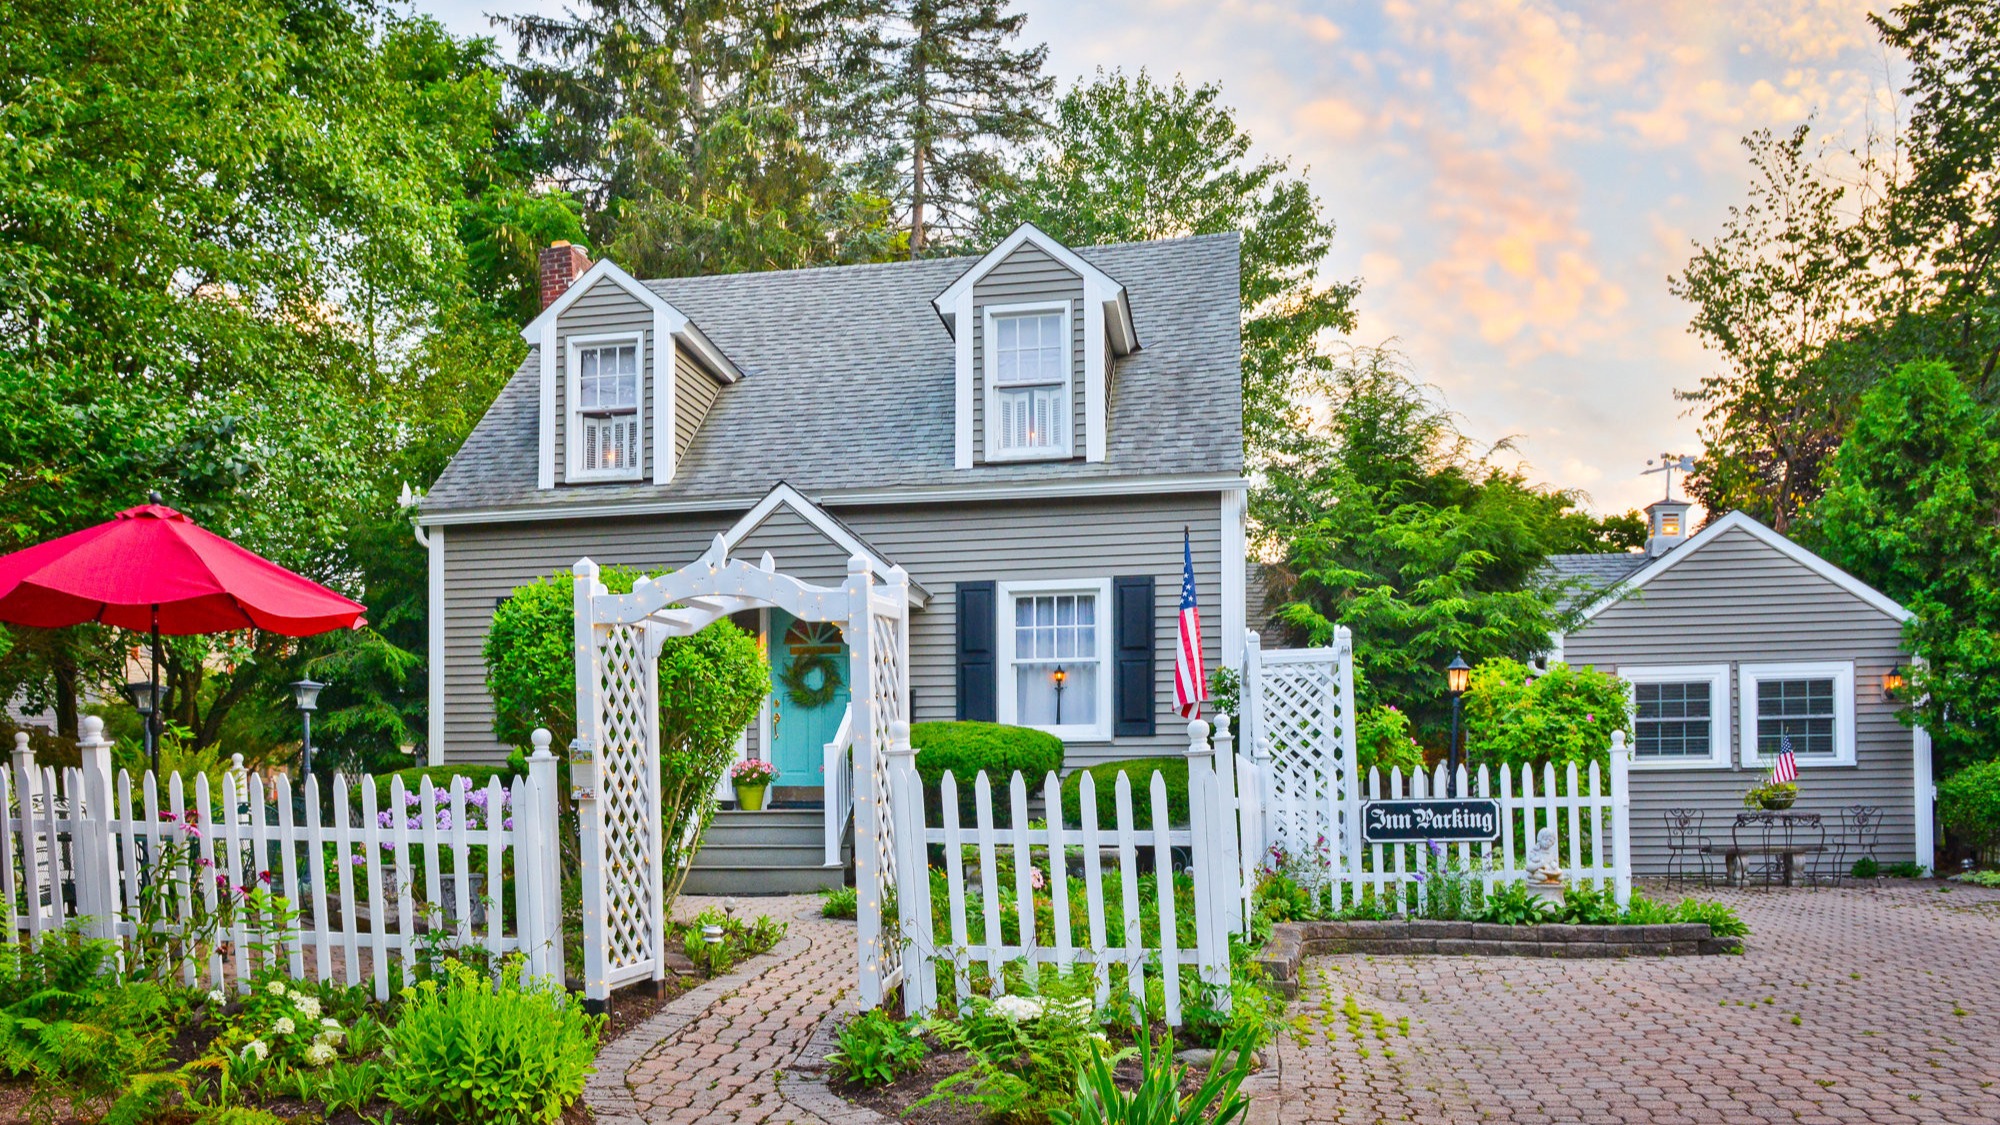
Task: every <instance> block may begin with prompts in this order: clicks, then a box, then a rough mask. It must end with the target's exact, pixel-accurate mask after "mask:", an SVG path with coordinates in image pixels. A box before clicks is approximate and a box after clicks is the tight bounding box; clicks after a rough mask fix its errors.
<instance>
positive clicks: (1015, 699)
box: [1000, 582, 1111, 738]
mask: <svg viewBox="0 0 2000 1125" xmlns="http://www.w3.org/2000/svg"><path fill="white" fill-rule="evenodd" d="M1109 607H1110V596H1109V593H1108V590H1107V589H1106V584H1105V583H1100V582H1079V583H1022V584H1015V585H1003V586H1002V596H1001V598H1000V615H1001V616H1000V645H1001V653H1000V657H1001V667H1002V672H1003V679H1002V681H1001V684H1000V721H1001V722H1003V723H1011V724H1013V725H1016V726H1024V727H1035V728H1038V729H1041V730H1046V731H1049V732H1051V733H1054V734H1056V735H1058V736H1060V737H1064V738H1102V737H1108V735H1107V734H1106V732H1107V731H1108V729H1109V723H1110V707H1111V698H1110V690H1111V673H1110V670H1109V667H1108V665H1109V662H1110V643H1111V636H1110V633H1111V622H1110V620H1109V618H1108V617H1107V616H1106V614H1107V613H1108V612H1109ZM1009 680H1011V681H1012V682H1011V683H1010V682H1008V681H1009Z"/></svg>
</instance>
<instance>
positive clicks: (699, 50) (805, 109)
mask: <svg viewBox="0 0 2000 1125" xmlns="http://www.w3.org/2000/svg"><path fill="white" fill-rule="evenodd" d="M859 3H860V0H811V2H807V3H799V4H764V3H756V2H754V0H589V2H588V3H586V4H583V5H580V6H579V8H578V9H566V10H565V11H564V12H563V13H562V14H561V15H537V14H529V15H519V16H514V17H511V18H510V19H509V20H508V21H507V23H508V25H509V27H510V28H511V29H512V31H513V32H514V35H515V37H516V38H517V40H518V41H519V43H520V47H521V51H522V59H523V61H522V63H521V65H519V66H518V67H516V68H515V69H514V71H513V83H514V87H515V89H516V91H517V92H518V95H519V97H520V98H521V100H522V101H523V103H524V104H525V106H526V108H527V109H528V111H530V112H531V113H532V114H534V115H535V117H536V119H537V121H538V122H539V128H540V136H541V138H542V141H543V144H544V146H545V160H546V161H547V163H548V164H550V165H551V166H552V167H553V168H554V169H555V172H556V175H557V176H558V178H559V179H560V181H561V182H562V183H563V184H564V185H565V186H566V187H567V188H569V189H570V190H571V191H573V192H574V193H575V194H577V195H578V196H580V197H581V198H582V199H583V201H584V203H585V205H586V207H587V210H588V213H589V227H590V232H591V236H592V241H593V242H594V243H595V244H596V245H598V246H600V247H602V248H603V249H604V251H605V252H606V253H607V254H608V255H609V256H610V257H612V258H613V259H615V260H616V261H618V262H619V263H620V264H621V265H623V266H624V267H625V268H626V269H629V270H632V271H633V272H635V273H637V274H639V275H640V276H642V277H673V276H684V275H689V274H704V273H727V272H733V271H741V270H762V269H780V268H789V267H796V266H807V265H815V264H821V263H825V262H828V261H833V260H840V259H844V258H854V257H860V258H868V257H872V256H878V255H879V254H880V253H881V252H883V251H884V250H885V248H886V246H885V244H886V241H887V239H886V234H885V232H884V231H883V229H882V228H883V226H884V224H885V222H886V213H885V207H886V204H883V203H882V202H881V201H877V200H869V199H865V198H857V197H856V196H855V195H854V194H853V193H852V192H850V191H849V190H848V189H846V188H845V187H844V186H843V185H842V183H841V182H840V179H839V177H838V176H837V174H836V172H837V169H836V166H835V164H834V162H833V159H832V157H831V156H830V155H829V148H828V143H827V141H826V138H825V137H824V136H823V135H822V134H821V133H816V132H814V131H812V129H811V126H810V125H809V123H811V122H815V121H819V120H822V119H824V118H826V117H827V116H828V115H829V114H830V111H831V107H832V105H833V101H832V98H833V94H834V91H833V82H834V81H835V78H836V75H837V72H838V68H839V62H838V60H839V58H840V57H841V56H840V53H839V51H838V47H837V44H838V42H839V41H840V36H841V35H842V34H843V33H845V32H846V31H848V30H850V29H851V28H852V27H853V26H855V18H856V13H857V9H858V6H859Z"/></svg>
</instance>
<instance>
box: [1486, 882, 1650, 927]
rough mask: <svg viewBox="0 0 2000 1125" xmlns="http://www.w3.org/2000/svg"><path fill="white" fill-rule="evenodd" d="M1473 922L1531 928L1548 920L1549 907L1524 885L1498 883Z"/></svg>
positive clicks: (1489, 893) (1488, 894) (1487, 896)
mask: <svg viewBox="0 0 2000 1125" xmlns="http://www.w3.org/2000/svg"><path fill="white" fill-rule="evenodd" d="M1634 897H1637V896H1634ZM1474 920H1475V921H1479V922H1491V923H1494V924H1496V925H1501V926H1531V925H1534V924H1535V923H1537V922H1546V921H1548V920H1549V907H1548V903H1547V902H1546V901H1544V900H1543V899H1542V897H1541V896H1540V895H1537V894H1536V893H1534V892H1533V891H1531V890H1529V889H1528V884H1526V883H1520V882H1514V883H1500V884H1496V885H1495V886H1494V888H1493V889H1492V890H1491V891H1489V892H1487V895H1486V901H1485V902H1484V903H1482V904H1481V906H1480V909H1479V915H1478V917H1477V918H1476V919H1474Z"/></svg>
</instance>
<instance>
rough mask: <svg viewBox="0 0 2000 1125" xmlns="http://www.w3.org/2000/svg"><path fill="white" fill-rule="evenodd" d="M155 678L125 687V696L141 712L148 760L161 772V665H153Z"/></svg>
mask: <svg viewBox="0 0 2000 1125" xmlns="http://www.w3.org/2000/svg"><path fill="white" fill-rule="evenodd" d="M153 677H154V678H153V679H150V680H138V681H135V682H133V683H129V684H126V685H125V687H124V688H123V691H124V694H125V698H126V699H128V700H130V701H131V702H132V710H134V711H137V712H138V713H139V721H140V722H141V723H142V724H144V725H145V728H146V760H147V761H148V762H149V763H151V764H152V767H153V772H154V773H155V774H158V773H159V772H160V711H161V710H162V708H161V706H160V702H161V700H160V695H161V692H160V681H159V665H158V664H155V665H154V667H153Z"/></svg>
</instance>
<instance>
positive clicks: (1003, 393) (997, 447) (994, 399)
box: [986, 305, 1071, 460]
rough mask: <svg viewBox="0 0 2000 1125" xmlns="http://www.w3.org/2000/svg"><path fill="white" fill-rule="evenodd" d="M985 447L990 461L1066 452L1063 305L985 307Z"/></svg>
mask: <svg viewBox="0 0 2000 1125" xmlns="http://www.w3.org/2000/svg"><path fill="white" fill-rule="evenodd" d="M989 313H990V315H989V318H988V321H987V327H988V329H989V334H988V336H987V340H988V356H987V359H988V364H987V367H988V370H989V371H991V372H992V378H991V379H990V380H989V384H990V386H989V394H988V398H987V410H988V414H987V420H986V449H987V457H988V459H990V460H1006V459H1008V458H1025V457H1049V456H1061V457H1067V456H1068V455H1069V453H1070V436H1069V423H1070V417H1069V416H1070V359H1071V357H1070V338H1069V337H1070V332H1069V311H1068V306H1067V305H1064V306H1062V307H1060V308H1056V309H1050V310H1035V311H1027V312H998V311H994V310H989Z"/></svg>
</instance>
